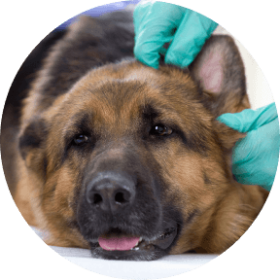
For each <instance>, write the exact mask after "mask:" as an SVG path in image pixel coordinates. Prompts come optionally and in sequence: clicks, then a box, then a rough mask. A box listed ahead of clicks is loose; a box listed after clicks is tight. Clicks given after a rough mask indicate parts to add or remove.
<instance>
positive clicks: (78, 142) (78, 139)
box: [73, 134, 89, 145]
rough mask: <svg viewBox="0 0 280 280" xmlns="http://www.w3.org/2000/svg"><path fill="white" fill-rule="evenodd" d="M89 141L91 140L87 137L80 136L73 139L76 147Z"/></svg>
mask: <svg viewBox="0 0 280 280" xmlns="http://www.w3.org/2000/svg"><path fill="white" fill-rule="evenodd" d="M88 141H89V138H88V137H87V136H86V135H83V134H80V135H77V136H75V138H74V139H73V142H74V144H75V145H82V144H84V143H87V142H88Z"/></svg>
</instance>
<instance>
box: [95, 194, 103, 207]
mask: <svg viewBox="0 0 280 280" xmlns="http://www.w3.org/2000/svg"><path fill="white" fill-rule="evenodd" d="M102 201H103V199H102V196H101V195H100V194H98V193H96V194H94V195H93V204H100V203H101V202H102Z"/></svg>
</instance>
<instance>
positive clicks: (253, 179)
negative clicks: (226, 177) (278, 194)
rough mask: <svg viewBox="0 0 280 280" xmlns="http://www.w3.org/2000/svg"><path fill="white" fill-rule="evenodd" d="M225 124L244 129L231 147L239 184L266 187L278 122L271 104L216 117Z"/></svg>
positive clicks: (269, 183)
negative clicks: (241, 137)
mask: <svg viewBox="0 0 280 280" xmlns="http://www.w3.org/2000/svg"><path fill="white" fill-rule="evenodd" d="M217 119H218V120H219V121H220V122H222V123H224V124H226V125H227V126H229V127H231V128H233V129H235V130H238V131H239V132H243V133H245V132H247V136H246V137H245V138H243V139H241V140H239V141H238V142H237V143H236V145H235V147H234V150H233V166H232V169H233V170H232V171H233V174H234V175H235V177H236V179H237V181H238V182H239V183H242V184H248V185H259V186H261V187H263V188H265V189H266V190H268V191H269V190H270V189H271V187H272V184H273V181H274V177H275V174H276V170H277V165H278V159H279V146H280V135H279V121H278V115H277V111H276V106H275V103H272V104H270V105H268V106H265V107H262V108H259V109H257V110H255V111H254V110H251V109H246V110H244V111H242V112H240V113H236V114H230V113H228V114H223V115H221V116H219V117H218V118H217Z"/></svg>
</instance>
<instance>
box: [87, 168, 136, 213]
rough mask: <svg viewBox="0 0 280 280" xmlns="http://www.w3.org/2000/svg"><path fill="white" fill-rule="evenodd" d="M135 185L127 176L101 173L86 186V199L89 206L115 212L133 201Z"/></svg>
mask: <svg viewBox="0 0 280 280" xmlns="http://www.w3.org/2000/svg"><path fill="white" fill-rule="evenodd" d="M135 194H136V188H135V183H134V181H133V180H132V178H130V177H129V176H128V175H123V174H119V173H113V172H101V173H98V174H97V176H96V177H95V178H94V179H93V180H92V181H91V182H90V183H89V184H88V186H87V191H86V197H87V201H88V203H89V204H90V205H92V206H93V207H95V208H96V209H100V210H101V211H106V212H109V211H111V212H117V211H120V210H122V209H124V208H125V207H127V206H129V205H131V204H132V203H133V201H134V199H135Z"/></svg>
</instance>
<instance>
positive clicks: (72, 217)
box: [1, 12, 267, 260]
mask: <svg viewBox="0 0 280 280" xmlns="http://www.w3.org/2000/svg"><path fill="white" fill-rule="evenodd" d="M54 41H55V43H54V45H53V46H52V47H51V48H50V49H49V50H48V52H47V55H46V58H45V59H44V62H43V66H42V68H41V70H40V71H38V73H37V74H36V78H35V79H34V80H33V81H32V85H31V87H30V90H29V91H28V95H27V97H23V102H22V103H21V104H19V105H22V106H21V107H22V108H21V109H20V112H21V113H20V115H17V114H16V113H14V111H13V110H14V108H15V106H14V104H13V102H8V101H9V100H8V101H7V104H6V107H5V111H4V115H3V120H2V135H1V149H2V160H3V166H4V171H5V175H6V178H7V182H8V185H9V187H10V189H11V191H12V194H13V197H14V199H15V202H16V204H17V206H18V207H19V210H20V211H21V213H22V215H23V217H24V218H25V219H26V221H27V222H28V223H29V224H30V225H33V226H37V227H39V228H41V229H43V230H47V231H48V232H49V236H48V239H47V240H46V242H47V243H48V244H50V245H56V246H66V247H82V248H91V249H92V253H93V256H95V257H101V258H110V259H143V260H151V259H156V258H159V257H161V256H164V255H166V254H181V253H184V252H187V251H190V250H196V251H198V252H207V253H221V252H223V251H224V250H226V249H227V248H229V247H230V246H231V245H232V244H233V243H234V242H235V241H236V240H238V238H239V237H240V236H241V235H242V234H243V233H244V232H245V231H246V230H247V229H248V227H249V226H250V225H251V224H252V222H253V221H254V219H255V218H256V216H257V215H258V213H259V211H260V210H261V208H262V206H263V204H264V202H265V199H266V197H267V192H266V191H264V190H263V189H261V188H260V187H258V186H244V185H241V184H239V183H237V182H236V181H235V180H234V178H233V175H232V173H231V150H232V147H233V146H234V144H235V143H236V142H237V141H238V140H239V139H240V138H242V137H244V135H242V134H240V133H238V132H236V131H234V130H232V129H230V128H228V127H227V126H225V125H223V124H221V123H219V122H218V121H217V120H216V118H217V117H218V116H219V115H221V114H223V113H228V112H231V113H234V112H239V111H242V110H243V109H245V108H249V106H250V105H249V101H248V97H247V94H246V83H245V74H244V67H243V63H242V60H241V58H240V55H239V53H238V50H237V48H236V46H235V44H234V42H233V40H232V39H231V38H230V37H228V36H212V37H211V38H210V39H209V40H208V41H207V43H206V44H205V46H204V47H203V50H202V51H201V53H200V54H199V55H198V57H197V58H196V59H195V61H194V62H193V63H192V65H191V66H190V67H189V69H184V70H182V69H179V68H177V67H174V66H169V65H164V64H163V63H162V64H161V66H160V68H159V70H155V69H152V68H149V67H147V66H144V65H142V64H141V63H140V62H137V61H136V60H134V58H133V46H134V33H133V24H132V17H131V14H130V13H127V12H116V13H113V14H110V15H107V16H103V17H100V18H98V19H93V18H88V17H82V18H80V20H79V21H78V22H76V23H74V24H73V25H72V26H71V27H70V28H69V30H68V31H67V33H66V34H60V37H59V38H55V40H54ZM44 55H45V53H44ZM207 65H208V66H207ZM209 65H210V67H209ZM211 65H212V66H213V67H211ZM209 69H210V70H211V71H209ZM36 72H37V69H36ZM217 73H218V74H217ZM12 89H13V88H12ZM12 89H11V92H13V94H11V95H13V96H14V92H16V90H12ZM15 98H16V97H14V98H13V100H15ZM10 99H11V98H10ZM17 108H18V107H17ZM17 112H18V111H17ZM12 116H14V117H13V119H12ZM17 116H18V117H17ZM155 125H163V126H165V127H166V128H167V130H168V133H166V134H165V135H158V134H157V133H155V131H154V127H155ZM79 135H84V136H86V139H87V140H86V141H85V143H83V144H82V145H77V144H75V143H76V142H75V141H74V140H75V139H76V138H77V136H79ZM73 139H74V140H73ZM104 172H105V173H106V172H113V173H114V174H115V173H117V174H118V176H119V174H120V176H123V177H124V178H130V179H129V180H130V181H131V182H133V184H134V185H133V189H134V190H135V194H134V195H135V198H134V200H133V204H132V205H129V206H127V207H126V208H124V209H122V211H120V212H118V211H116V212H114V213H113V212H112V213H111V212H104V211H103V212H102V211H101V210H97V208H94V207H92V206H91V205H89V204H90V203H89V202H88V201H89V198H88V197H89V195H90V191H89V190H91V189H90V187H89V185H90V184H92V183H91V182H92V181H93V180H95V178H96V177H98V176H99V174H101V173H102V174H103V173H104ZM106 174H107V173H106ZM131 178H132V179H131ZM170 227H172V229H173V230H174V228H175V227H176V236H175V237H174V240H173V241H172V243H171V245H170V246H168V248H165V247H164V246H161V245H159V246H157V244H154V243H151V244H152V245H150V247H149V248H148V247H147V246H146V247H145V248H142V249H141V250H139V251H138V252H129V253H127V254H122V253H116V252H113V253H112V252H111V253H110V252H109V253H108V252H107V251H104V252H103V251H102V250H101V249H100V248H97V247H96V246H97V245H96V240H97V238H98V236H100V235H104V234H110V233H111V232H114V234H123V235H134V236H135V235H136V236H143V237H144V239H145V240H151V239H153V237H154V236H157V235H158V234H160V233H161V232H166V230H167V229H168V228H170ZM116 232H117V233H116Z"/></svg>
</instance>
